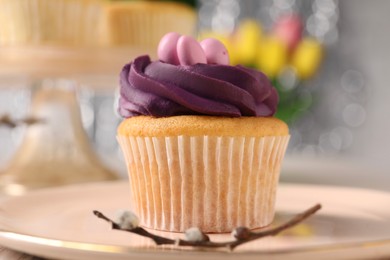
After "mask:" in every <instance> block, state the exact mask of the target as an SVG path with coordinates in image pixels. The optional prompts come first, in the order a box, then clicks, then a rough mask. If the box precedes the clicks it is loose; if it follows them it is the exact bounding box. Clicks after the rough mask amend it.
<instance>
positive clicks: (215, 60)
mask: <svg viewBox="0 0 390 260" xmlns="http://www.w3.org/2000/svg"><path fill="white" fill-rule="evenodd" d="M200 46H201V47H202V49H203V51H204V53H205V55H206V60H207V64H220V65H229V54H228V51H227V49H226V48H225V46H224V45H223V44H222V43H221V42H220V41H218V40H217V39H213V38H207V39H204V40H203V41H201V42H200Z"/></svg>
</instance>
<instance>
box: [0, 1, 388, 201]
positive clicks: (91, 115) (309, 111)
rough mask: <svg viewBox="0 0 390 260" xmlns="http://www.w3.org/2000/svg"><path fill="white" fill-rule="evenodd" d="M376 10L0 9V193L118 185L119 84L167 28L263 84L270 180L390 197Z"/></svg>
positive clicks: (349, 4) (307, 4)
mask: <svg viewBox="0 0 390 260" xmlns="http://www.w3.org/2000/svg"><path fill="white" fill-rule="evenodd" d="M387 10H390V2H389V1H385V0H375V1H363V0H344V1H337V0H312V1H304V0H261V1H259V0H193V1H191V0H187V1H184V0H183V1H179V0H178V1H106V0H0V117H1V119H2V124H1V125H0V168H1V169H2V171H0V186H1V187H2V189H3V190H7V192H8V193H13V194H18V193H21V192H23V191H24V190H26V189H30V188H39V187H45V186H52V185H62V184H68V183H73V182H84V181H95V180H105V179H113V178H116V177H115V176H119V177H125V176H126V173H125V168H124V163H123V160H122V155H121V152H120V150H119V147H118V144H117V142H116V128H117V126H118V124H119V123H120V121H121V118H120V117H119V116H118V114H117V112H116V107H117V105H116V101H117V94H118V74H119V72H120V70H121V68H122V66H123V65H124V64H125V63H127V62H129V61H130V60H132V59H133V58H134V57H136V56H138V55H140V54H150V55H151V56H152V57H153V58H155V57H156V50H157V44H158V41H159V39H160V38H161V36H163V35H164V34H165V33H167V32H170V31H177V32H179V33H182V34H190V35H193V36H194V37H196V38H198V39H203V38H207V37H215V38H217V39H219V40H221V41H222V42H223V43H224V44H225V45H226V47H227V48H228V51H229V54H230V57H231V63H232V65H235V64H244V65H246V66H250V67H253V68H256V69H259V70H262V71H263V72H265V73H266V74H267V75H268V76H269V77H270V79H271V80H272V82H273V84H274V85H275V87H276V88H277V89H278V92H279V95H280V105H279V110H278V113H277V115H276V116H277V117H279V118H281V119H283V120H285V121H286V122H288V124H289V126H290V131H291V141H290V144H289V147H288V152H287V155H286V160H285V162H284V166H283V171H282V180H281V181H282V182H297V183H315V184H327V185H329V184H330V185H343V186H345V185H347V186H358V187H367V188H375V189H382V190H389V189H390V184H389V183H390V174H389V172H390V160H389V159H390V158H389V157H390V152H389V148H388V147H390V138H388V136H387V135H388V133H390V121H389V120H387V119H388V118H389V116H388V111H389V108H390V106H389V102H388V100H390V88H389V87H388V86H387V82H388V77H389V75H390V73H389V71H388V70H389V69H388V68H389V55H390V53H389V52H388V50H387V48H388V46H389V43H390V42H389V40H390V37H389V35H390V34H389V33H387V31H386V28H387V26H388V24H389V22H390V20H389V19H387V18H386V17H387ZM178 21H180V22H178ZM54 172H56V174H54V175H55V176H54V175H53V173H54ZM91 172H93V173H94V174H92V173H91ZM4 187H8V188H4ZM9 187H11V188H12V189H9Z"/></svg>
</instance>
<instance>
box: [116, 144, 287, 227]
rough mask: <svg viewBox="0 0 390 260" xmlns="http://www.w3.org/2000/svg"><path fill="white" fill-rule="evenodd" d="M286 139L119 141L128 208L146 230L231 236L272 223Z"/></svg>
mask: <svg viewBox="0 0 390 260" xmlns="http://www.w3.org/2000/svg"><path fill="white" fill-rule="evenodd" d="M288 140H289V136H273V137H213V136H193V137H190V136H176V137H128V136H118V141H119V143H120V146H121V148H122V150H123V153H124V157H125V160H126V164H127V168H128V174H129V180H130V188H131V196H132V198H131V200H132V203H131V204H132V207H133V210H134V211H135V213H136V214H138V216H139V217H140V220H141V224H142V225H143V226H145V227H149V228H153V229H159V230H167V231H185V230H186V229H188V228H190V227H199V228H200V229H201V230H202V231H204V232H230V231H232V230H233V229H234V228H235V227H238V226H246V227H249V228H258V227H263V226H266V225H268V224H270V223H271V222H272V220H273V218H274V206H275V197H276V189H277V185H278V181H279V172H280V166H281V162H282V160H283V157H284V154H285V151H286V147H287V143H288Z"/></svg>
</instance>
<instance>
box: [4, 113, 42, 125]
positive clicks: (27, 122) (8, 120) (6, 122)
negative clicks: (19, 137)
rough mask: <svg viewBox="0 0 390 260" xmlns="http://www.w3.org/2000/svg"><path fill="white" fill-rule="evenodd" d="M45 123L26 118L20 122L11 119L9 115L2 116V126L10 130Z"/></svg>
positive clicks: (36, 119) (40, 120)
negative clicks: (23, 125) (20, 126)
mask: <svg viewBox="0 0 390 260" xmlns="http://www.w3.org/2000/svg"><path fill="white" fill-rule="evenodd" d="M41 122H43V120H42V119H38V118H34V117H25V118H22V119H19V120H13V119H11V117H10V116H9V115H7V114H4V115H1V116H0V126H1V125H5V126H8V127H10V128H15V127H17V126H19V125H22V124H25V125H33V124H37V123H41Z"/></svg>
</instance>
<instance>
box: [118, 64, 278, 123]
mask: <svg viewBox="0 0 390 260" xmlns="http://www.w3.org/2000/svg"><path fill="white" fill-rule="evenodd" d="M278 99H279V97H278V94H277V91H276V89H275V88H274V87H273V86H272V85H271V82H270V81H269V79H268V78H267V77H266V76H265V75H264V74H263V73H261V72H259V71H256V70H253V69H249V68H246V67H243V66H240V65H238V66H226V65H214V64H195V65H191V66H182V65H172V64H168V63H163V62H161V61H154V62H151V60H150V58H149V56H140V57H138V58H136V59H135V60H134V62H132V63H129V64H127V65H125V66H124V67H123V70H122V72H121V74H120V99H119V113H120V115H121V116H123V117H125V118H128V117H132V116H139V115H148V116H154V117H166V116H177V115H209V116H228V117H239V116H272V115H274V114H275V112H276V106H277V104H278Z"/></svg>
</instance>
